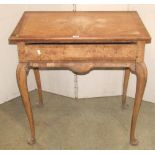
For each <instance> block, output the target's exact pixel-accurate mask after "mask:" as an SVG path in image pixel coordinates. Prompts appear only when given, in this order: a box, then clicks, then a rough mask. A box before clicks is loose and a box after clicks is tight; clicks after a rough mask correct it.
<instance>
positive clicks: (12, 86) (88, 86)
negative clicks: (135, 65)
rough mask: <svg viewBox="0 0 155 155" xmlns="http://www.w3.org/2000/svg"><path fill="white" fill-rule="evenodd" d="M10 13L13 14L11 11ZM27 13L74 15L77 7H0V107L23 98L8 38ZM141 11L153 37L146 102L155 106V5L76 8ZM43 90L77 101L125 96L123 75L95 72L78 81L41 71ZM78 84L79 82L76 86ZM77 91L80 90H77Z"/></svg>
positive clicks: (31, 80)
mask: <svg viewBox="0 0 155 155" xmlns="http://www.w3.org/2000/svg"><path fill="white" fill-rule="evenodd" d="M8 10H9V11H8ZM26 10H49V11H56V10H58V11H61V10H62V11H72V10H73V5H71V4H70V5H0V34H1V35H0V54H1V56H0V103H3V102H5V101H7V100H10V99H12V98H14V97H17V96H19V90H18V88H17V83H16V66H17V63H18V56H17V50H16V46H15V45H9V44H8V37H9V35H10V34H11V32H12V31H13V29H14V27H15V25H16V24H17V22H18V20H19V19H20V17H21V15H22V13H23V11H26ZM88 10H89V11H100V10H102V11H104V10H106V11H107V10H124V11H125V10H137V11H138V12H139V14H140V16H141V18H142V20H143V22H144V24H145V25H146V27H147V29H148V31H149V32H150V34H151V36H152V43H151V44H150V45H147V46H146V54H145V62H146V64H147V66H148V83H147V86H146V91H145V94H144V100H146V101H150V102H154V103H155V95H154V92H155V84H154V79H155V67H154V66H155V53H154V51H153V49H155V40H154V37H155V29H154V27H155V20H153V19H155V5H76V11H88ZM41 79H42V85H43V90H45V91H49V92H52V93H56V94H60V95H64V96H68V97H75V96H77V95H78V98H87V97H100V96H114V95H121V92H122V80H123V71H108V70H106V71H99V70H98V71H92V72H90V73H89V74H87V75H78V76H77V78H76V76H74V74H73V73H72V72H70V71H41ZM75 81H77V82H75ZM135 82H136V81H135V76H134V75H132V76H131V79H130V82H129V89H128V95H129V96H131V97H134V93H135V84H136V83H135ZM28 84H29V90H33V89H35V88H36V84H35V81H34V76H33V73H32V72H30V75H29V77H28ZM75 87H78V88H77V90H75Z"/></svg>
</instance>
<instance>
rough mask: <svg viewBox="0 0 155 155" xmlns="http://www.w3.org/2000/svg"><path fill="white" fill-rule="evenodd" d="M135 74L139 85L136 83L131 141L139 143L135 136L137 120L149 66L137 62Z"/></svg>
mask: <svg viewBox="0 0 155 155" xmlns="http://www.w3.org/2000/svg"><path fill="white" fill-rule="evenodd" d="M135 74H136V77H137V85H136V94H135V102H134V107H133V114H132V121H131V130H130V143H131V144H132V145H137V144H138V140H137V139H136V137H135V129H136V122H137V118H138V113H139V110H140V106H141V102H142V98H143V94H144V90H145V85H146V81H147V68H146V65H145V63H136V69H135Z"/></svg>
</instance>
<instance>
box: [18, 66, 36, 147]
mask: <svg viewBox="0 0 155 155" xmlns="http://www.w3.org/2000/svg"><path fill="white" fill-rule="evenodd" d="M27 72H28V65H27V64H26V63H19V64H18V66H17V72H16V74H17V82H18V87H19V90H20V93H21V97H22V101H23V105H24V108H25V111H26V114H27V117H28V121H29V125H30V129H31V138H30V140H29V141H28V144H34V143H35V127H34V120H33V114H32V108H31V103H30V99H29V94H28V87H27Z"/></svg>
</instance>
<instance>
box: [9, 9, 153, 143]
mask: <svg viewBox="0 0 155 155" xmlns="http://www.w3.org/2000/svg"><path fill="white" fill-rule="evenodd" d="M9 42H10V43H13V44H16V45H17V47H18V56H19V65H18V67H17V81H18V84H19V89H20V93H21V96H22V99H23V104H24V107H25V111H26V113H27V116H28V120H29V124H30V129H31V141H30V143H31V144H33V143H34V142H35V129H34V121H33V116H32V109H31V103H30V99H29V95H28V88H27V79H26V78H27V77H26V76H27V74H28V69H33V70H34V74H35V78H36V83H37V88H38V95H39V103H40V104H43V98H42V93H41V89H42V88H41V79H40V75H39V69H67V70H71V71H72V72H74V73H76V74H86V73H88V72H89V71H91V70H93V69H125V76H124V84H123V94H122V106H125V105H127V104H126V93H127V87H128V81H129V75H130V72H131V73H134V74H136V76H137V87H136V95H135V103H134V107H133V115H132V122H131V132H130V143H131V144H132V145H136V144H137V139H136V137H135V129H136V123H137V117H138V113H139V109H140V105H141V101H142V97H143V93H144V89H145V84H146V79H147V69H146V66H145V63H144V50H145V44H146V43H150V42H151V37H150V35H149V33H148V31H147V30H146V28H145V26H144V24H143V23H142V21H141V19H140V17H139V15H138V13H137V12H135V11H95V12H82V11H80V12H68V11H67V12H52V11H29V12H24V14H23V16H22V18H21V20H20V21H19V23H18V24H17V26H16V28H15V30H14V31H13V33H12V34H11V36H10V37H9ZM103 132H104V131H103ZM44 134H46V133H44Z"/></svg>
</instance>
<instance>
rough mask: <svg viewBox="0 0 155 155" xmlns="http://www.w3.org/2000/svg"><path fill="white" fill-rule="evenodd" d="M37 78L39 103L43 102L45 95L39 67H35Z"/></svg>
mask: <svg viewBox="0 0 155 155" xmlns="http://www.w3.org/2000/svg"><path fill="white" fill-rule="evenodd" d="M33 71H34V75H35V79H36V84H37V88H38V89H37V90H38V97H39V104H43V97H42V87H41V80H40V73H39V69H38V68H36V69H33Z"/></svg>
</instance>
